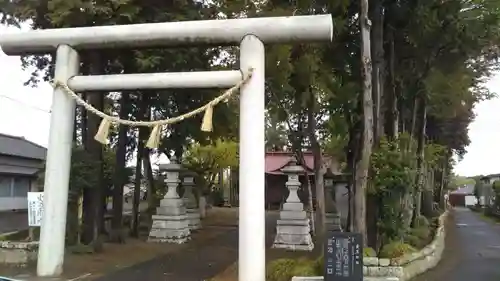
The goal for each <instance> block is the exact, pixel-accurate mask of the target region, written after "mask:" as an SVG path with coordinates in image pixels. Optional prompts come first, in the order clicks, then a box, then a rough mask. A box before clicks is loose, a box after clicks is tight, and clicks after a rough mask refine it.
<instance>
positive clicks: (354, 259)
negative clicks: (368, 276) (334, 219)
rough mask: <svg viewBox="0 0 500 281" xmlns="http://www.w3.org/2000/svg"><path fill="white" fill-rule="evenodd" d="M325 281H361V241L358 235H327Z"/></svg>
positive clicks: (329, 233)
mask: <svg viewBox="0 0 500 281" xmlns="http://www.w3.org/2000/svg"><path fill="white" fill-rule="evenodd" d="M324 257H325V272H324V277H325V279H324V280H325V281H363V239H362V236H361V234H360V233H350V232H336V231H335V232H334V231H329V232H328V233H327V240H326V243H325V254H324Z"/></svg>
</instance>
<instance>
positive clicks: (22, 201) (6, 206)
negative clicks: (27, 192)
mask: <svg viewBox="0 0 500 281" xmlns="http://www.w3.org/2000/svg"><path fill="white" fill-rule="evenodd" d="M27 209H28V198H26V197H10V198H6V197H0V212H3V211H13V210H27Z"/></svg>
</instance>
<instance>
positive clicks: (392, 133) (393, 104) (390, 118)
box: [385, 28, 399, 139]
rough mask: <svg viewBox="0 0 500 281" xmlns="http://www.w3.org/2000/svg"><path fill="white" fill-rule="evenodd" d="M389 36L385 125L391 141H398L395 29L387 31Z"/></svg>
mask: <svg viewBox="0 0 500 281" xmlns="http://www.w3.org/2000/svg"><path fill="white" fill-rule="evenodd" d="M385 33H386V34H387V41H388V43H387V45H388V48H389V54H388V66H389V67H388V74H389V75H388V77H389V79H388V81H387V89H388V91H387V93H386V100H387V110H386V124H385V133H386V135H387V137H388V138H389V139H396V138H397V137H398V133H399V132H398V131H399V129H398V126H399V118H398V96H397V91H396V78H395V75H396V73H395V69H394V67H395V63H396V62H395V60H396V58H395V56H396V54H395V49H394V29H392V28H391V29H390V30H387V29H386V30H385Z"/></svg>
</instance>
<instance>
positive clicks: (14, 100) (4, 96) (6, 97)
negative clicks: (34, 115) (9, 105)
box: [0, 94, 51, 113]
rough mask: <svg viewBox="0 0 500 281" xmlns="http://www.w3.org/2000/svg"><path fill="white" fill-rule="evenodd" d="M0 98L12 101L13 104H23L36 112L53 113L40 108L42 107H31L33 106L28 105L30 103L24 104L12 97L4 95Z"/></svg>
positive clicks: (0, 95)
mask: <svg viewBox="0 0 500 281" xmlns="http://www.w3.org/2000/svg"><path fill="white" fill-rule="evenodd" d="M0 98H4V99H8V100H11V101H13V102H17V103H19V104H22V105H23V106H26V107H29V108H31V109H34V110H39V111H43V112H45V113H51V111H50V110H46V109H43V108H40V107H36V106H33V105H31V104H28V103H25V102H22V101H20V100H16V99H14V98H11V97H9V96H6V95H2V94H0Z"/></svg>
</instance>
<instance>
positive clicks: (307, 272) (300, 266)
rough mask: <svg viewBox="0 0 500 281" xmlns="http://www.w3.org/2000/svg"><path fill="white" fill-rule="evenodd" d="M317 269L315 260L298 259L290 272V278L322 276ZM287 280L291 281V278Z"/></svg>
mask: <svg viewBox="0 0 500 281" xmlns="http://www.w3.org/2000/svg"><path fill="white" fill-rule="evenodd" d="M319 269H320V268H318V263H317V260H309V259H299V260H298V261H297V263H296V265H295V267H294V268H293V270H292V277H293V276H317V275H318V274H320V275H323V273H322V272H321V273H319V272H318V270H319ZM289 280H291V278H290V279H289Z"/></svg>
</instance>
